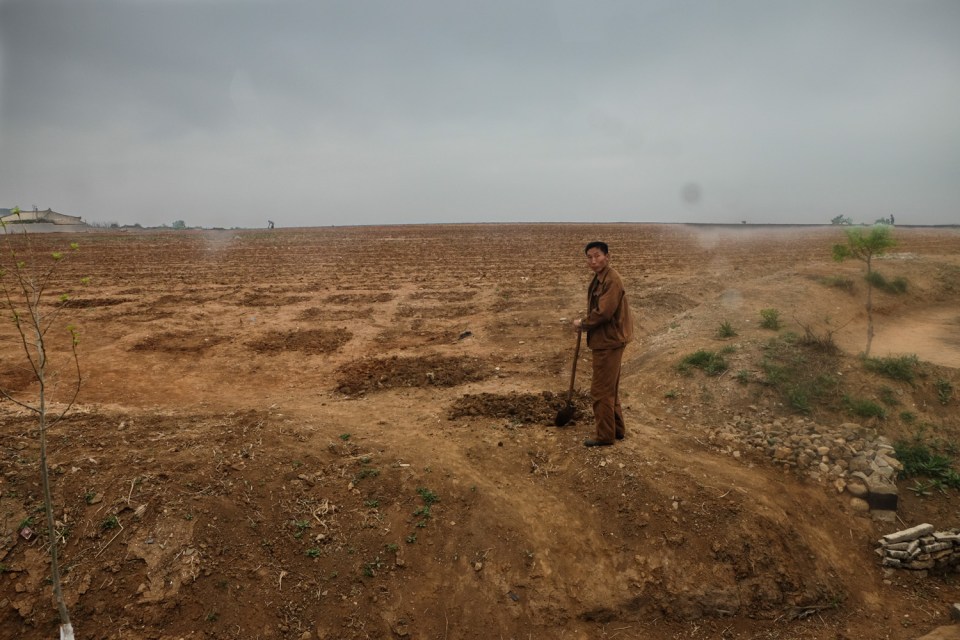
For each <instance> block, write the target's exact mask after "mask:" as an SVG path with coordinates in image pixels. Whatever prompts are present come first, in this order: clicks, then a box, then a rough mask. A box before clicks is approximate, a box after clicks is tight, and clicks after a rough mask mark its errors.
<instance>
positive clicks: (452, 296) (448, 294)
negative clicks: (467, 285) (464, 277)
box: [410, 291, 477, 302]
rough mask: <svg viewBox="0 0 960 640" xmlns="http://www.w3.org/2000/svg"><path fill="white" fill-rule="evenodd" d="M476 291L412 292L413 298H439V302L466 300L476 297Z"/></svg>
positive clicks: (411, 297) (411, 296)
mask: <svg viewBox="0 0 960 640" xmlns="http://www.w3.org/2000/svg"><path fill="white" fill-rule="evenodd" d="M476 295H477V292H476V291H417V292H414V293H412V294H410V299H411V300H437V301H439V302H466V301H467V300H472V299H473V298H474V297H476Z"/></svg>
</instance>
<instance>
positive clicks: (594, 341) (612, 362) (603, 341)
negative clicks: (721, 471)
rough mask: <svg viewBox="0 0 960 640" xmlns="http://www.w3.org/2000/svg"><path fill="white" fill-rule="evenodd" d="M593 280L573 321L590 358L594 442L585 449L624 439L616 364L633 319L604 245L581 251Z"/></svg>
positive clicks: (621, 355)
mask: <svg viewBox="0 0 960 640" xmlns="http://www.w3.org/2000/svg"><path fill="white" fill-rule="evenodd" d="M584 253H586V254H587V266H588V267H589V268H590V270H591V271H593V273H594V276H593V280H592V281H591V282H590V287H589V288H588V289H587V315H586V317H584V318H578V319H576V320H574V321H573V326H574V328H575V329H577V330H586V332H587V347H589V348H590V351H591V352H592V355H593V381H592V383H591V384H590V396H591V397H592V398H593V415H594V418H595V420H596V423H597V435H596V437H595V438H591V439H588V440H584V442H583V444H584V446H587V447H598V446H607V445H611V444H613V443H614V441H615V440H622V439H623V437H624V436H625V435H626V430H625V427H624V424H623V411H622V410H621V408H620V362H621V361H622V360H623V350H624V348H626V346H627V343H628V342H630V340H631V339H632V338H633V316H632V315H631V314H630V305H629V304H627V292H626V291H625V290H624V288H623V280H621V279H620V274H619V273H617V272H616V271H615V270H614V269H613V268H612V267H611V266H610V265H609V261H610V250H609V248H608V247H607V243H606V242H599V241H594V242H591V243H589V244H588V245H587V246H586V248H585V249H584Z"/></svg>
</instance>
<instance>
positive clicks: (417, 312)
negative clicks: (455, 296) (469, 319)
mask: <svg viewBox="0 0 960 640" xmlns="http://www.w3.org/2000/svg"><path fill="white" fill-rule="evenodd" d="M476 312H477V309H476V307H473V306H470V305H454V306H447V307H414V306H410V305H406V304H402V305H400V306H399V307H397V317H398V318H429V319H434V320H435V319H438V318H444V319H447V318H462V317H464V316H469V315H472V314H474V313H476Z"/></svg>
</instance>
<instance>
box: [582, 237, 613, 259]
mask: <svg viewBox="0 0 960 640" xmlns="http://www.w3.org/2000/svg"><path fill="white" fill-rule="evenodd" d="M594 248H596V249H600V251H603V255H607V254H608V253H610V247H608V246H607V243H606V242H600V241H599V240H594V241H593V242H588V243H587V246H586V247H584V248H583V252H584V253H588V252H589V251H590V249H594Z"/></svg>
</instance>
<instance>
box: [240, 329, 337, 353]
mask: <svg viewBox="0 0 960 640" xmlns="http://www.w3.org/2000/svg"><path fill="white" fill-rule="evenodd" d="M352 337H353V334H351V333H350V332H349V331H347V330H346V329H344V328H342V327H341V328H338V329H310V330H307V331H271V332H270V333H268V334H267V335H266V336H264V337H263V338H260V339H259V340H255V341H253V342H248V343H247V346H248V347H250V348H251V349H253V350H254V351H256V352H257V353H263V354H270V353H281V352H284V351H300V352H301V353H306V354H307V355H317V354H320V353H331V352H333V351H336V350H337V349H339V348H340V347H341V346H343V345H344V344H345V343H346V342H347V341H348V340H350V338H352Z"/></svg>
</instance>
